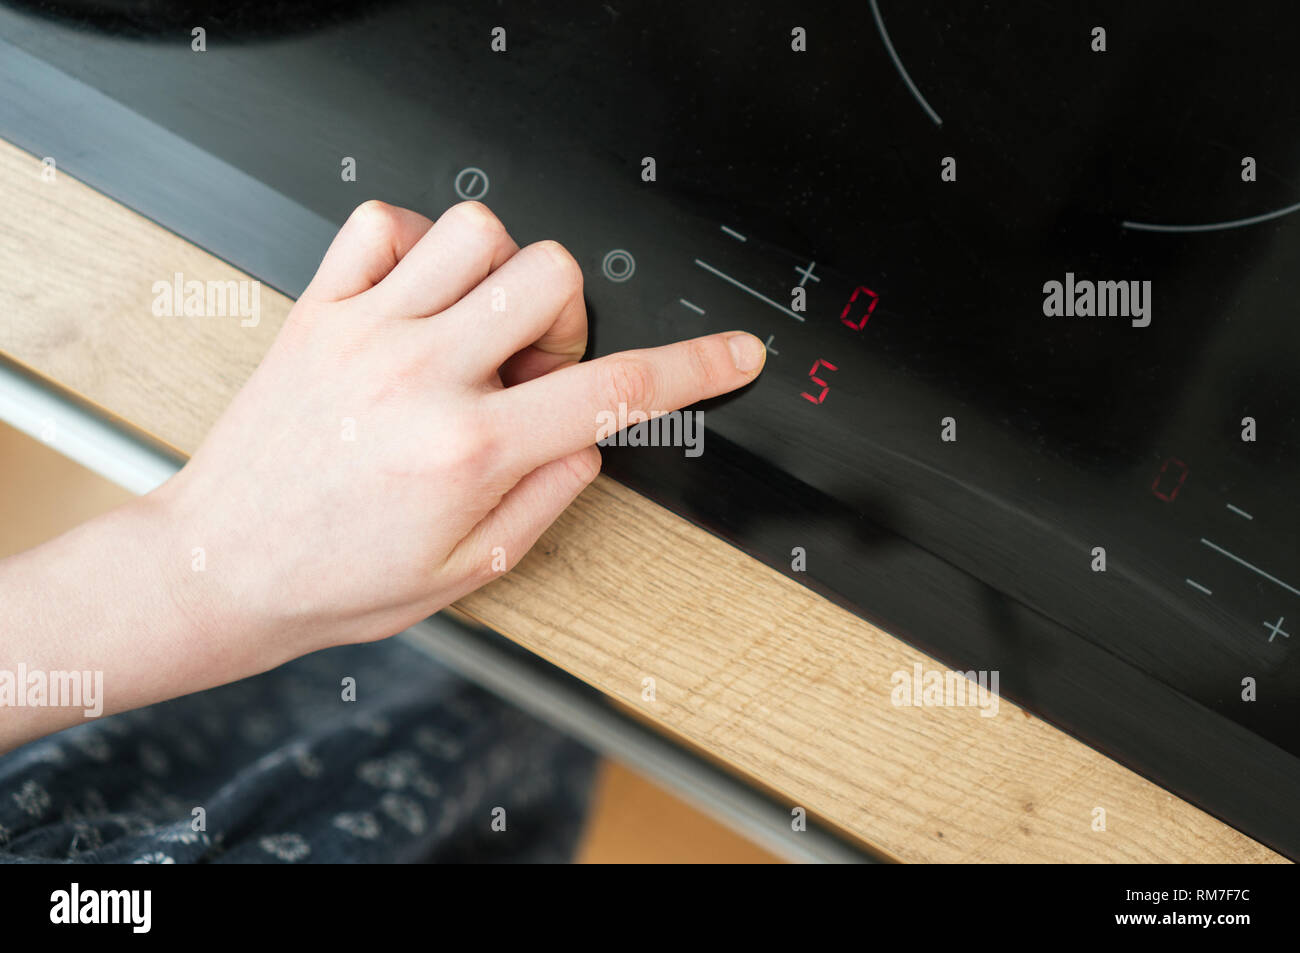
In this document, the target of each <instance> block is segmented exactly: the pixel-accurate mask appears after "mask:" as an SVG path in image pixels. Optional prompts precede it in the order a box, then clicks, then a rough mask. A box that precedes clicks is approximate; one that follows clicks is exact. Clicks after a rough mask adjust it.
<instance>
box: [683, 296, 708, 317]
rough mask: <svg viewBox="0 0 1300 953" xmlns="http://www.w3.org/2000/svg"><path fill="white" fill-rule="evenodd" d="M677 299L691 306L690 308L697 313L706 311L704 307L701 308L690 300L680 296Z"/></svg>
mask: <svg viewBox="0 0 1300 953" xmlns="http://www.w3.org/2000/svg"><path fill="white" fill-rule="evenodd" d="M677 300H678V301H680V302H681V303H682V304H684V305H686V307H688V308H690V309H691V310H692V311H694V312H695V313H696V314H703V313H704V309H703V308H701V307H700V306H699V305H698V304H691V303H690V302H689V301H687V300H686V299H685V298H678V299H677Z"/></svg>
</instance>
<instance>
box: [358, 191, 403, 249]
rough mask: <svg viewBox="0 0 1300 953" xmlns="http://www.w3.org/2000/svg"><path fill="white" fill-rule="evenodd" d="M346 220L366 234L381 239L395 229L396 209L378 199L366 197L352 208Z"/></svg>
mask: <svg viewBox="0 0 1300 953" xmlns="http://www.w3.org/2000/svg"><path fill="white" fill-rule="evenodd" d="M348 221H349V222H350V223H351V224H352V225H354V226H355V227H357V228H359V229H360V230H361V231H363V232H364V233H365V234H366V235H368V236H371V237H373V238H374V239H377V240H383V239H386V238H388V237H389V236H391V235H392V234H393V233H394V232H396V231H397V209H396V208H395V207H394V206H392V205H389V204H388V203H387V202H381V201H379V199H368V200H367V201H365V202H362V203H361V204H360V205H358V206H357V207H356V208H355V209H353V210H352V214H351V215H349V216H348Z"/></svg>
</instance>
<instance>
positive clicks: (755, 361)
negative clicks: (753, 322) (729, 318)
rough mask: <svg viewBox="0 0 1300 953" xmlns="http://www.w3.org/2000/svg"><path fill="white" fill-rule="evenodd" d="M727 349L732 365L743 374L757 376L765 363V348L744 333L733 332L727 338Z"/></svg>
mask: <svg viewBox="0 0 1300 953" xmlns="http://www.w3.org/2000/svg"><path fill="white" fill-rule="evenodd" d="M727 349H728V350H730V351H731V360H732V363H734V364H735V365H736V370H738V371H740V372H741V373H744V374H757V373H758V372H759V371H761V370H762V369H763V365H764V364H765V363H766V362H767V347H766V345H764V344H763V342H762V341H760V340H759V339H758V338H756V337H754V335H752V334H749V333H748V332H746V331H735V332H733V333H731V334H729V335H728V336H727Z"/></svg>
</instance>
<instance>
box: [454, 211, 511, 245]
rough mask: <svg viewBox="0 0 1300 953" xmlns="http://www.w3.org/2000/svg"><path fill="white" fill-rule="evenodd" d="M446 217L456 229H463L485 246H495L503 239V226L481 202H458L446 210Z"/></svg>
mask: <svg viewBox="0 0 1300 953" xmlns="http://www.w3.org/2000/svg"><path fill="white" fill-rule="evenodd" d="M447 216H448V217H449V218H450V219H451V221H452V222H453V223H454V224H455V225H456V227H457V228H458V229H463V230H464V231H466V232H467V233H469V234H471V235H473V236H474V237H475V238H476V239H477V240H478V241H480V242H482V243H484V244H485V245H495V244H496V243H497V242H498V241H500V240H501V239H502V238H504V237H505V234H506V227H505V225H503V224H501V219H499V218H497V216H496V213H495V212H493V211H492V210H491V209H490V208H488V207H487V206H486V205H484V204H483V203H482V202H475V201H472V200H471V201H468V202H459V203H457V204H456V205H453V206H452V207H451V208H450V209H448V210H447Z"/></svg>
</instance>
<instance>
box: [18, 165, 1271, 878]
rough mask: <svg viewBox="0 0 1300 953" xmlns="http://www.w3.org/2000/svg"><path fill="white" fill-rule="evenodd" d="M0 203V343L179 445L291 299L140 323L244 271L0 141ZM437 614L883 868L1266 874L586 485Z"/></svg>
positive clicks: (1115, 773) (1087, 764)
mask: <svg viewBox="0 0 1300 953" xmlns="http://www.w3.org/2000/svg"><path fill="white" fill-rule="evenodd" d="M0 195H2V197H3V200H4V208H5V215H4V221H3V223H0V270H2V273H3V285H2V287H0V350H3V351H4V352H6V353H7V354H8V355H9V356H10V357H11V358H13V359H15V360H17V361H19V362H20V363H22V364H24V365H26V366H27V367H29V368H31V369H32V370H34V371H35V372H37V373H39V374H41V375H44V376H45V377H47V378H48V379H49V380H50V381H52V382H54V383H57V384H58V385H61V386H63V387H66V388H67V389H69V390H71V391H74V392H76V393H77V394H79V395H81V396H82V397H84V398H86V399H88V400H90V401H92V402H94V403H96V404H98V405H100V406H101V407H103V408H105V409H107V410H108V411H110V412H111V413H113V414H115V415H117V416H119V417H121V418H123V419H125V420H127V421H129V422H131V423H132V424H134V425H135V426H137V427H139V428H141V429H142V430H144V431H146V432H148V433H150V434H152V435H153V436H155V437H157V438H159V439H161V440H163V441H164V442H166V443H169V444H171V445H172V446H174V447H175V448H177V449H178V450H180V451H182V452H186V453H188V452H192V451H193V450H194V449H195V448H196V447H197V446H198V444H199V442H200V441H201V440H202V438H203V435H204V433H206V431H207V430H208V428H209V427H210V426H211V425H212V423H213V422H214V421H215V420H216V418H217V416H218V415H219V414H220V412H221V410H222V409H223V408H224V407H225V405H226V403H227V402H228V401H229V400H230V398H231V397H232V396H233V394H234V393H235V391H236V390H237V389H238V388H239V386H240V385H241V383H242V382H243V381H244V380H245V379H246V378H247V376H248V375H249V374H250V373H251V371H252V370H253V368H254V367H255V366H256V364H257V361H258V360H259V358H260V356H261V355H262V354H263V353H264V351H265V349H266V347H267V346H268V345H269V343H270V341H271V340H272V338H273V336H274V335H275V332H276V330H277V329H278V328H279V326H280V323H281V322H282V321H283V319H284V316H285V314H287V312H288V310H289V307H290V306H291V302H290V301H289V300H288V299H286V298H284V297H283V296H281V295H279V294H276V293H274V292H271V291H270V290H269V289H266V288H263V289H262V298H261V305H262V316H261V321H260V323H259V324H258V326H257V327H254V328H246V327H241V326H240V323H239V320H238V318H203V319H198V318H175V317H156V316H154V314H153V313H152V311H151V309H150V302H151V301H152V298H153V295H152V292H151V288H152V285H153V283H154V282H155V281H158V280H169V279H170V278H171V276H172V275H173V274H174V273H175V272H182V273H183V274H184V275H185V277H186V278H187V279H188V278H195V279H198V280H202V281H207V280H214V279H215V280H240V279H242V278H244V277H246V276H244V275H242V274H241V273H239V272H238V271H236V270H235V269H234V268H232V267H231V266H229V265H228V264H226V263H224V262H222V261H220V260H218V259H216V258H214V257H213V256H211V255H209V254H207V253H205V252H203V251H202V250H200V249H198V248H196V247H194V246H193V245H190V244H189V243H187V242H185V241H183V240H181V239H180V238H178V237H176V236H175V235H173V234H171V233H169V232H167V231H166V230H165V229H163V228H161V227H159V226H157V225H156V224H154V223H152V222H149V221H147V220H145V219H143V218H141V217H140V216H138V215H136V214H135V213H133V212H131V211H130V210H128V209H126V208H124V207H123V206H121V205H119V204H118V203H116V202H114V201H112V200H110V199H108V198H106V197H105V196H103V195H101V194H99V193H97V192H95V191H94V190H92V189H90V188H88V187H86V186H85V185H83V184H81V183H79V182H77V181H76V180H74V179H72V178H70V177H69V176H67V175H66V174H64V173H60V174H59V176H58V178H57V180H56V181H55V182H53V183H49V182H43V181H42V180H41V177H40V166H39V164H38V162H37V160H36V159H35V158H33V157H32V156H30V155H28V154H26V153H24V152H22V151H20V150H18V149H16V148H14V147H13V146H11V145H8V144H7V143H0ZM459 608H460V609H462V610H463V611H464V612H466V613H467V614H469V615H471V616H473V617H475V618H477V619H479V620H481V621H482V622H484V623H486V624H487V625H489V626H491V627H493V628H495V629H497V630H498V631H500V632H503V633H504V634H506V635H507V636H509V637H510V638H512V639H514V640H515V641H517V642H519V643H520V644H522V645H524V646H526V647H527V648H529V649H530V650H532V651H534V652H536V653H537V654H539V655H541V656H544V657H545V658H547V659H549V660H550V661H552V662H554V663H555V664H557V665H559V666H560V667H562V668H564V669H566V670H567V671H569V672H571V673H573V674H574V675H575V676H577V677H578V678H580V679H582V680H583V681H586V682H588V683H590V684H592V685H594V686H596V687H597V688H599V689H600V690H601V691H603V692H605V693H607V694H608V695H610V696H612V697H613V698H614V699H617V700H618V701H619V702H621V703H623V704H625V705H627V706H629V707H631V708H633V709H635V710H636V711H638V712H640V713H641V714H642V715H643V716H644V717H645V718H647V719H649V720H650V721H652V722H654V723H655V724H657V725H658V726H659V727H660V728H661V729H662V730H664V731H665V732H667V733H669V734H671V735H674V736H676V737H677V738H679V739H680V740H682V741H683V742H684V743H688V744H690V745H693V746H695V747H696V748H698V749H700V750H702V751H704V752H706V753H707V754H709V755H710V756H711V757H713V758H715V759H717V760H719V761H720V762H722V763H724V764H726V765H728V766H729V767H730V768H731V769H733V770H735V771H736V772H739V773H740V774H742V775H743V776H745V777H747V778H750V779H752V780H753V781H755V782H756V783H759V784H761V785H763V786H764V787H766V788H767V789H768V790H770V791H772V792H775V793H776V794H777V795H778V796H779V797H781V798H782V799H784V800H786V801H787V802H788V803H789V804H790V805H791V807H792V808H793V807H795V806H799V807H803V808H804V809H806V810H807V811H808V813H809V814H810V815H811V816H814V817H817V818H820V819H821V820H823V821H825V822H826V823H829V824H831V825H833V826H835V827H838V828H839V829H841V830H842V831H844V832H845V833H846V834H849V835H851V836H853V837H856V838H859V839H860V840H861V841H862V842H864V843H865V844H867V845H869V846H870V847H872V848H873V849H874V850H876V851H878V852H880V853H881V854H883V855H885V856H888V857H891V858H895V859H899V860H906V861H950V862H970V861H1012V860H1016V861H1078V862H1089V861H1190V862H1197V861H1274V860H1280V859H1281V858H1279V857H1278V856H1277V855H1275V854H1273V853H1272V852H1270V851H1269V850H1267V849H1266V848H1264V847H1263V846H1261V845H1259V844H1258V843H1256V842H1254V841H1252V840H1250V839H1249V838H1247V837H1245V836H1243V835H1242V834H1240V833H1238V832H1237V831H1234V830H1232V829H1231V828H1229V827H1227V826H1225V825H1223V824H1222V823H1220V822H1219V821H1217V820H1216V819H1214V818H1212V817H1210V816H1208V815H1207V814H1205V813H1204V812H1202V811H1200V810H1198V809H1196V808H1194V807H1192V806H1191V805H1189V804H1187V803H1185V802H1183V801H1180V800H1179V799H1177V798H1175V797H1173V796H1171V795H1170V794H1168V793H1167V792H1165V791H1163V790H1161V789H1160V788H1158V787H1156V786H1154V785H1152V784H1150V783H1148V782H1147V781H1145V780H1143V779H1142V778H1140V777H1139V776H1137V775H1136V774H1134V773H1133V772H1131V771H1129V770H1127V769H1125V768H1123V767H1121V766H1120V765H1118V764H1116V763H1115V762H1113V761H1111V760H1109V759H1107V758H1106V757H1104V756H1102V755H1101V754H1099V753H1097V752H1095V751H1093V750H1092V749H1090V748H1087V747H1086V746H1084V745H1082V744H1080V743H1078V742H1076V741H1074V740H1073V739H1071V738H1069V737H1068V736H1066V735H1064V734H1063V733H1061V732H1059V731H1057V730H1056V729H1054V728H1052V727H1051V726H1049V725H1047V724H1045V723H1043V722H1042V721H1040V720H1039V719H1037V718H1034V717H1032V716H1030V715H1029V714H1028V713H1027V712H1024V711H1023V710H1021V709H1019V708H1016V707H1015V706H1014V705H1011V704H1010V703H1007V702H1003V703H1002V705H1001V709H1000V712H999V714H998V715H997V716H996V717H993V718H982V717H980V716H979V713H978V711H977V710H976V709H973V708H900V707H895V706H893V705H892V704H891V702H890V687H891V682H890V677H891V674H892V673H893V672H895V671H898V670H904V671H910V670H911V667H912V664H913V662H917V661H919V662H922V663H923V664H924V665H925V667H926V668H941V666H940V665H939V664H938V663H936V662H934V661H933V660H931V659H929V658H927V657H925V656H924V655H922V654H920V653H918V652H916V651H915V650H913V649H911V648H910V647H908V646H907V645H905V644H904V643H902V642H900V641H898V640H897V639H894V638H893V637H891V636H889V635H888V634H887V633H884V632H882V631H880V630H879V629H877V628H874V627H873V626H871V625H869V624H867V623H866V622H864V621H863V620H861V619H859V618H857V617H856V616H854V615H852V614H851V613H849V612H846V611H845V610H843V609H840V608H839V607H837V606H835V605H833V604H831V603H830V602H828V601H826V600H825V599H823V598H821V597H820V596H817V595H815V594H813V593H812V592H810V591H808V590H807V589H804V588H803V587H802V586H799V585H798V584H796V583H794V582H792V581H791V580H789V579H787V578H786V577H784V576H782V575H781V574H779V573H777V572H775V571H773V570H771V569H769V568H767V567H766V566H763V565H762V564H760V563H758V562H756V561H755V560H753V559H751V558H749V557H747V556H745V555H744V554H743V553H741V552H740V551H738V550H736V549H734V548H732V547H731V546H729V545H727V544H725V543H723V542H722V541H720V540H718V539H717V538H715V537H713V536H711V535H709V534H708V533H706V532H704V531H703V530H701V529H699V528H697V527H694V526H692V525H691V524H689V523H687V522H685V521H683V520H681V519H680V518H678V517H676V516H674V515H673V514H672V513H670V512H668V511H667V510H664V509H662V508H660V507H658V506H656V505H655V504H653V503H650V502H649V501H647V500H646V499H644V498H642V497H640V496H638V495H637V494H635V493H633V492H631V491H630V490H628V489H626V488H624V487H622V486H620V485H619V484H616V483H614V482H613V481H611V480H609V479H606V478H603V477H602V478H600V479H598V480H597V482H596V483H595V484H594V485H593V486H592V487H591V488H590V489H589V490H588V491H587V492H586V493H584V494H583V495H582V496H581V497H580V498H579V500H578V501H577V502H576V503H575V504H574V505H573V506H572V507H571V508H570V509H569V511H568V512H566V513H565V514H564V516H563V517H561V519H560V520H559V521H558V522H557V523H556V524H555V526H554V527H552V528H551V530H549V531H548V532H547V533H546V535H545V536H544V537H543V539H542V540H541V542H540V543H539V544H538V545H537V547H536V548H535V549H534V551H533V552H532V553H531V554H530V555H529V556H528V557H527V558H526V559H525V560H524V562H523V563H522V564H521V565H520V566H519V567H518V568H517V569H516V570H515V571H514V572H513V573H511V574H509V575H508V576H505V577H503V578H502V579H500V580H499V581H497V582H495V583H493V584H492V585H490V586H488V587H486V588H484V589H482V590H480V591H479V592H477V593H475V594H473V595H472V596H470V597H469V598H467V599H465V600H464V601H463V602H462V603H460V604H459ZM648 679H652V680H653V686H654V694H653V701H648V700H646V697H647V694H646V692H645V686H646V685H648V684H650V683H649V682H647V680H648ZM1097 807H1101V808H1104V809H1105V811H1106V830H1105V831H1101V832H1096V831H1093V830H1092V820H1093V811H1094V808H1097Z"/></svg>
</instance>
